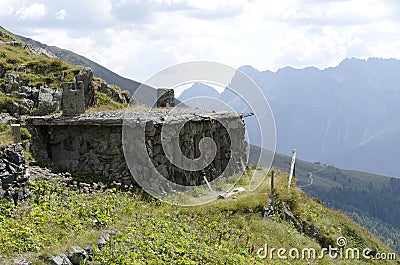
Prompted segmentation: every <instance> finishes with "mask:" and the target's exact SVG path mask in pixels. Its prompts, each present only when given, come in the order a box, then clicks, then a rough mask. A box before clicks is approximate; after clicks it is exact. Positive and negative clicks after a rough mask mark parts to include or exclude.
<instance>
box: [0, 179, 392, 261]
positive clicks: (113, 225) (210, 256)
mask: <svg viewBox="0 0 400 265" xmlns="http://www.w3.org/2000/svg"><path fill="white" fill-rule="evenodd" d="M276 179H277V182H276V186H277V190H276V203H275V206H276V215H275V216H272V217H267V218H262V216H261V212H262V210H263V209H264V207H265V206H266V205H267V202H268V196H269V189H268V186H269V185H268V180H269V178H267V180H266V181H265V183H264V184H263V185H262V186H261V187H260V188H259V189H257V190H256V191H254V192H246V193H243V194H240V195H238V197H237V198H228V199H225V200H218V201H215V202H213V203H210V204H206V205H202V206H198V207H179V206H172V205H168V204H164V203H162V202H160V201H157V200H155V199H153V198H149V197H148V196H146V195H145V194H142V193H140V192H134V191H122V190H116V189H115V188H110V189H97V190H94V189H92V188H91V189H78V188H76V187H77V185H73V186H70V185H68V184H66V183H65V182H63V181H49V180H37V181H35V182H33V183H32V191H33V194H34V196H33V197H32V198H30V199H29V200H28V201H25V202H24V203H22V204H20V205H18V206H14V204H11V203H9V202H7V201H4V200H3V201H1V202H0V224H1V225H0V253H2V254H1V255H2V256H3V257H2V259H3V260H7V259H9V258H11V257H14V256H16V255H18V254H21V253H24V254H25V257H26V259H30V260H32V261H34V262H35V263H36V264H42V263H43V260H45V259H46V258H47V257H49V256H51V255H54V254H60V253H61V252H66V251H68V250H69V249H71V247H72V246H74V245H79V246H82V247H86V246H87V245H92V246H94V247H95V245H96V240H97V238H99V236H100V234H101V231H103V230H105V229H114V230H117V231H119V232H118V233H117V234H116V235H115V236H114V237H113V238H112V239H111V240H110V241H108V242H107V244H106V245H105V246H104V247H103V248H102V249H101V251H100V252H97V251H95V254H94V257H93V258H94V260H95V261H96V262H97V263H98V264H262V263H264V262H266V263H270V262H271V260H268V258H266V259H264V260H263V259H261V258H259V257H258V256H257V251H258V250H259V249H260V248H261V247H264V246H265V244H268V246H269V247H270V248H272V247H275V248H280V247H283V248H286V249H290V248H293V247H296V248H299V249H301V248H306V247H309V248H315V249H316V250H317V251H320V250H321V243H318V242H317V241H316V240H315V239H314V238H311V237H308V236H306V235H305V234H303V233H300V232H299V231H298V230H297V229H296V228H295V227H294V226H293V224H291V223H288V222H286V221H284V218H283V215H284V214H283V210H282V209H283V208H282V205H286V206H287V207H288V208H289V209H290V211H291V212H292V213H293V214H294V215H295V216H296V218H298V220H304V221H308V222H310V223H312V224H313V225H315V227H317V228H318V229H319V230H320V231H321V234H322V235H324V238H325V239H326V242H328V243H332V245H335V244H336V238H337V237H338V236H344V237H346V239H347V240H348V246H349V247H359V248H364V247H369V248H371V249H373V250H374V251H376V252H393V251H391V250H390V249H389V248H387V247H386V246H384V245H383V244H382V243H381V242H380V241H379V240H377V239H376V238H374V237H373V236H372V235H371V234H370V233H369V232H368V231H366V230H365V229H363V228H361V227H360V226H358V225H356V224H355V223H354V222H353V221H352V220H351V219H350V218H349V217H347V216H345V215H344V214H341V213H339V212H336V211H333V210H330V209H328V208H326V207H324V206H323V205H322V204H321V203H320V202H319V201H318V200H313V199H310V198H309V197H307V196H306V195H305V194H304V193H303V192H302V191H301V190H299V189H297V188H295V187H294V188H292V189H291V190H290V191H288V189H287V185H286V182H287V175H285V174H283V173H278V174H277V177H276ZM246 183H247V180H246V179H243V180H242V181H241V182H240V184H242V185H244V184H246ZM75 184H76V183H75ZM78 186H79V185H78ZM274 257H275V259H276V260H273V262H278V263H280V264H282V262H286V261H285V260H278V259H277V257H276V256H274ZM0 261H1V258H0ZM304 262H305V261H304V260H292V259H290V260H287V263H288V264H304ZM308 262H310V263H311V264H336V263H337V261H335V260H331V259H330V258H329V257H328V256H327V255H326V257H325V258H323V259H321V260H320V259H317V260H308ZM341 262H343V264H354V263H356V264H357V262H358V263H359V264H365V263H366V262H367V261H366V260H361V261H354V260H348V261H346V260H343V261H341ZM370 262H371V263H374V262H373V261H370Z"/></svg>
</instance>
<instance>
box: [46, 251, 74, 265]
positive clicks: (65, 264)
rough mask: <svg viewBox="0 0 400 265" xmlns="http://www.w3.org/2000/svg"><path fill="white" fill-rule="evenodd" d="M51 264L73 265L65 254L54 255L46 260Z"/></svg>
mask: <svg viewBox="0 0 400 265" xmlns="http://www.w3.org/2000/svg"><path fill="white" fill-rule="evenodd" d="M46 264H49V265H73V264H72V263H71V261H70V260H69V259H68V257H67V256H66V255H65V254H61V255H59V256H53V257H51V258H49V259H48V260H47V261H46Z"/></svg>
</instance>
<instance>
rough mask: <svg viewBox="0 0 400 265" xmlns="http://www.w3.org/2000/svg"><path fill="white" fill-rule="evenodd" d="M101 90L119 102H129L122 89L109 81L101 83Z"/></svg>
mask: <svg viewBox="0 0 400 265" xmlns="http://www.w3.org/2000/svg"><path fill="white" fill-rule="evenodd" d="M100 92H102V93H104V94H106V95H107V96H109V97H110V98H112V100H114V101H116V102H119V103H127V102H128V101H127V99H126V98H125V96H124V95H123V94H122V92H121V90H119V89H116V88H114V87H112V86H110V85H108V84H107V83H101V85H100Z"/></svg>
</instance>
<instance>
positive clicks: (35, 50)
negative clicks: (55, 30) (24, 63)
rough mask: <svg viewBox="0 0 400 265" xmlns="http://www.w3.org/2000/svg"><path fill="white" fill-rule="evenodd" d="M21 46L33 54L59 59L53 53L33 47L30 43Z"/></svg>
mask: <svg viewBox="0 0 400 265" xmlns="http://www.w3.org/2000/svg"><path fill="white" fill-rule="evenodd" d="M21 46H23V47H24V49H25V50H28V51H30V52H31V53H33V54H36V55H39V56H46V57H49V58H57V56H55V55H54V54H53V53H51V52H49V51H48V50H46V49H43V48H40V47H36V46H33V45H31V44H29V43H21Z"/></svg>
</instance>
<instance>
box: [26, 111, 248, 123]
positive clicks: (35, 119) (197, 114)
mask: <svg viewBox="0 0 400 265" xmlns="http://www.w3.org/2000/svg"><path fill="white" fill-rule="evenodd" d="M238 117H242V115H241V114H239V113H236V112H233V111H232V112H231V111H206V110H200V109H190V108H175V109H151V110H149V109H139V110H131V111H102V112H88V113H84V114H81V115H79V116H61V115H49V116H32V117H30V118H28V119H27V121H28V122H29V123H30V124H32V125H37V126H41V125H42V126H43V125H49V126H63V125H103V126H122V124H123V122H124V120H125V119H126V120H128V121H139V122H146V121H152V122H153V123H154V124H162V123H164V122H172V123H173V122H174V121H175V122H182V121H189V120H192V121H202V120H203V121H204V120H209V119H215V120H226V119H237V118H238Z"/></svg>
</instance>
